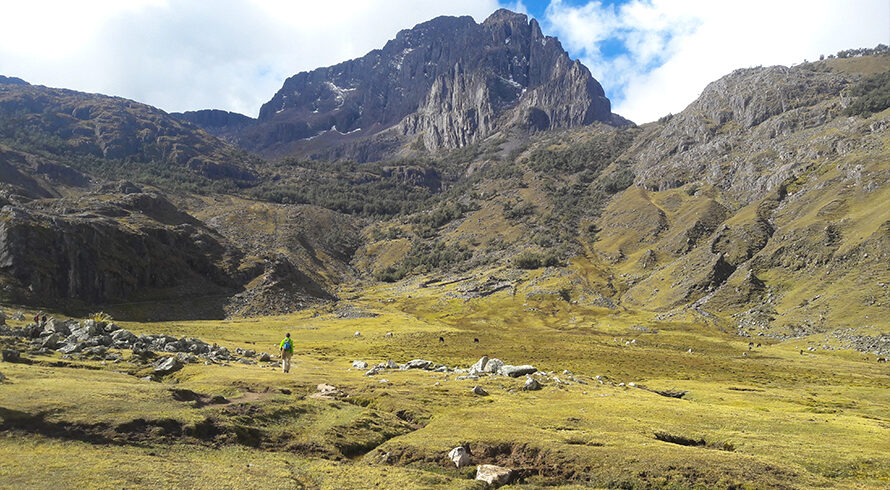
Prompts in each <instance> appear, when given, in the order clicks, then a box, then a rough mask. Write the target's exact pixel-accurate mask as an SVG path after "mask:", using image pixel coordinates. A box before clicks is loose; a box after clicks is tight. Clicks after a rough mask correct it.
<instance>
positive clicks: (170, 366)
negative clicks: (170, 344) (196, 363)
mask: <svg viewBox="0 0 890 490" xmlns="http://www.w3.org/2000/svg"><path fill="white" fill-rule="evenodd" d="M180 369H182V361H180V360H179V359H177V358H176V357H166V358H162V359H158V362H156V363H155V374H160V375H162V376H163V375H165V374H170V373H172V372H175V371H179V370H180Z"/></svg>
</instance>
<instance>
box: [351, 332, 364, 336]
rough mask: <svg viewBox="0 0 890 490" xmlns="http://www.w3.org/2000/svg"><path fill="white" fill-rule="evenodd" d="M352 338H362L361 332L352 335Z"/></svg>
mask: <svg viewBox="0 0 890 490" xmlns="http://www.w3.org/2000/svg"><path fill="white" fill-rule="evenodd" d="M352 336H353V337H361V336H362V333H361V332H355V333H354V334H352Z"/></svg>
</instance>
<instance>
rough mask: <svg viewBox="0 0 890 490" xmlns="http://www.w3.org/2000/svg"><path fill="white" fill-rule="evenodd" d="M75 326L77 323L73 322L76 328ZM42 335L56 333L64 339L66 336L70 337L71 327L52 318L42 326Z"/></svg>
mask: <svg viewBox="0 0 890 490" xmlns="http://www.w3.org/2000/svg"><path fill="white" fill-rule="evenodd" d="M76 325H77V323H76V322H74V326H76ZM43 333H44V334H54V333H57V334H59V335H60V336H62V337H66V336H68V335H71V325H69V324H68V322H63V321H60V320H56V319H55V318H52V319H50V320H48V321H47V322H46V323H45V324H44V325H43Z"/></svg>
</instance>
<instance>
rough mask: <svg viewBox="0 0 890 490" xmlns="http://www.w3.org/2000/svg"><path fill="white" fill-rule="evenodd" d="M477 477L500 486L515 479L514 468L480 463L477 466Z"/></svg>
mask: <svg viewBox="0 0 890 490" xmlns="http://www.w3.org/2000/svg"><path fill="white" fill-rule="evenodd" d="M476 479H477V480H480V481H484V482H485V483H487V484H489V485H492V486H495V487H499V486H501V485H506V484H508V483H510V480H511V479H513V470H511V469H510V468H504V467H503V466H495V465H493V464H480V465H479V466H477V467H476Z"/></svg>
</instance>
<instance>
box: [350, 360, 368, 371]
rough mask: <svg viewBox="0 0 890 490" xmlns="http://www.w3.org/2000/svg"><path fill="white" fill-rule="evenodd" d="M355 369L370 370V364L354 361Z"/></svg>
mask: <svg viewBox="0 0 890 490" xmlns="http://www.w3.org/2000/svg"><path fill="white" fill-rule="evenodd" d="M352 367H353V368H354V369H368V363H367V362H365V361H352Z"/></svg>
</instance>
